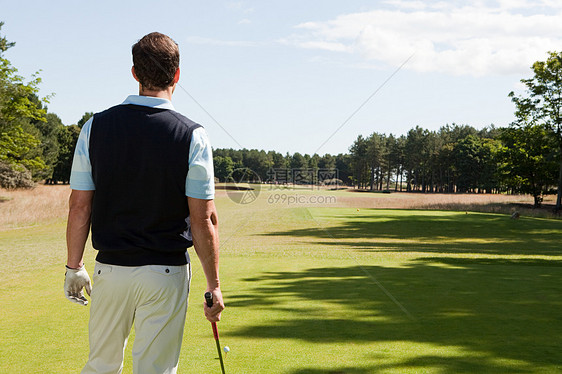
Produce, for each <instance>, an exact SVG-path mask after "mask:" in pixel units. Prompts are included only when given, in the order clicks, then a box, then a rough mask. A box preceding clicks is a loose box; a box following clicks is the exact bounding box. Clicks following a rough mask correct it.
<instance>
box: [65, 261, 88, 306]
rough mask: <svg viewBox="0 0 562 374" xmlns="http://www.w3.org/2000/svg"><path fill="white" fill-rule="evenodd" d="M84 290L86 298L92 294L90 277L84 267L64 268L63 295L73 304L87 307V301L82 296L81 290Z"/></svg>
mask: <svg viewBox="0 0 562 374" xmlns="http://www.w3.org/2000/svg"><path fill="white" fill-rule="evenodd" d="M83 288H85V289H86V292H87V293H88V296H89V295H90V293H91V292H92V286H91V282H90V276H89V275H88V272H87V271H86V266H85V265H82V266H81V267H79V268H78V269H72V268H69V267H68V266H67V267H66V274H65V277H64V295H65V296H66V298H67V299H68V300H70V301H72V302H73V303H77V304H80V305H88V299H86V297H85V296H84V292H82V289H83Z"/></svg>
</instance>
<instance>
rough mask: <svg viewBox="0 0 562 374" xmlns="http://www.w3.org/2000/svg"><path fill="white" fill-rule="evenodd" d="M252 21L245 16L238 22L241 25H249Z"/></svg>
mask: <svg viewBox="0 0 562 374" xmlns="http://www.w3.org/2000/svg"><path fill="white" fill-rule="evenodd" d="M250 23H252V21H250V20H249V19H247V18H243V19H241V20H240V21H238V24H239V25H248V24H250Z"/></svg>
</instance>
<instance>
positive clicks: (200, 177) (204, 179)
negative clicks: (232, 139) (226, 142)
mask: <svg viewBox="0 0 562 374" xmlns="http://www.w3.org/2000/svg"><path fill="white" fill-rule="evenodd" d="M185 195H186V196H189V197H193V198H196V199H203V200H212V199H214V198H215V171H214V169H213V150H212V149H211V143H210V142H209V138H208V137H207V132H206V131H205V129H204V128H202V127H199V128H197V129H195V130H193V133H192V135H191V145H190V147H189V171H188V172H187V178H186V180H185Z"/></svg>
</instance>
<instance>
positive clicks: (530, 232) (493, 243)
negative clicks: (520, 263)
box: [263, 209, 562, 256]
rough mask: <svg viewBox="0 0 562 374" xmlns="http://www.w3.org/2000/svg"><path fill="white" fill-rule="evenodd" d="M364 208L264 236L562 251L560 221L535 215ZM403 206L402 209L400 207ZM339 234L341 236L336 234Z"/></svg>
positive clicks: (392, 246) (344, 243) (398, 247)
mask: <svg viewBox="0 0 562 374" xmlns="http://www.w3.org/2000/svg"><path fill="white" fill-rule="evenodd" d="M395 212H401V211H393V212H389V211H386V210H377V209H363V210H361V212H355V211H353V212H350V213H347V214H346V213H341V214H333V215H331V216H325V215H324V216H321V217H320V218H319V219H318V220H317V222H321V226H320V225H318V224H315V223H316V222H315V221H313V220H311V223H312V224H314V226H313V227H309V228H297V229H292V230H287V231H277V232H275V231H273V232H269V233H266V234H263V235H266V236H280V237H283V236H289V237H294V238H298V237H311V238H317V239H320V240H322V239H328V240H325V241H320V242H316V243H319V244H323V245H326V246H335V247H338V248H341V249H346V248H349V247H353V248H358V249H363V250H370V251H374V252H380V251H382V252H384V251H389V250H390V251H410V252H431V253H485V254H502V255H506V254H512V255H514V254H521V255H528V254H535V255H549V256H562V221H558V220H546V219H536V218H521V219H519V220H511V219H509V217H508V216H504V215H497V214H480V213H471V214H465V213H450V214H446V215H439V214H435V212H431V211H428V212H423V211H414V212H415V213H416V214H412V215H408V214H395ZM402 212H404V211H402ZM339 239H343V240H339Z"/></svg>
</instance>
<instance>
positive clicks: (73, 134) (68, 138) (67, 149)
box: [53, 125, 80, 183]
mask: <svg viewBox="0 0 562 374" xmlns="http://www.w3.org/2000/svg"><path fill="white" fill-rule="evenodd" d="M79 135H80V127H78V126H77V125H70V126H65V127H63V128H62V129H61V131H59V132H58V136H57V140H58V143H59V156H58V159H57V162H56V164H55V167H54V170H53V179H54V180H55V182H57V181H58V182H63V183H68V182H69V181H70V171H71V169H72V159H73V157H74V150H75V148H76V141H78V136H79Z"/></svg>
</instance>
